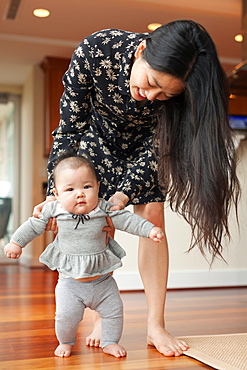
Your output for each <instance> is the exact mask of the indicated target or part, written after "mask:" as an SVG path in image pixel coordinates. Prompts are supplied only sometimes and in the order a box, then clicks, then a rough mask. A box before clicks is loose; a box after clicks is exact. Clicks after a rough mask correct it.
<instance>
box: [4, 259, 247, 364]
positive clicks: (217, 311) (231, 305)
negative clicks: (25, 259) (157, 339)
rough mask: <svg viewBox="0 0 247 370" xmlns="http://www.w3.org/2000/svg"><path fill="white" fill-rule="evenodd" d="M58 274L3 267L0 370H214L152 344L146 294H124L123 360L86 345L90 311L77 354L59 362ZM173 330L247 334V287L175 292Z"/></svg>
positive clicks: (170, 309)
mask: <svg viewBox="0 0 247 370" xmlns="http://www.w3.org/2000/svg"><path fill="white" fill-rule="evenodd" d="M56 279H57V274H56V273H55V272H51V271H48V270H43V269H32V270H29V269H26V268H23V267H18V266H6V265H2V266H0V369H1V370H5V369H11V370H13V369H15V370H16V369H23V370H29V369H32V370H36V369H59V370H60V369H63V368H65V369H66V370H70V369H82V370H103V369H104V370H106V369H107V370H136V369H140V370H146V369H148V370H152V369H156V370H157V369H179V370H182V369H187V370H190V369H191V370H194V369H211V368H210V367H209V366H206V365H204V364H202V363H200V362H197V361H196V360H193V359H191V358H189V357H187V356H185V355H183V356H181V357H179V358H167V357H164V356H162V355H161V354H159V353H158V352H157V351H156V350H155V349H154V348H153V347H151V346H147V344H146V318H147V306H146V301H145V296H144V293H143V292H123V293H122V298H123V301H124V307H125V325H124V332H123V336H122V339H121V342H120V343H121V344H122V345H123V346H124V347H125V348H126V350H127V351H128V356H127V357H126V358H122V359H116V358H115V357H112V356H109V355H105V354H103V353H102V351H101V349H96V348H88V347H87V346H85V337H86V336H87V335H88V334H89V333H90V330H91V328H92V312H91V311H90V310H86V314H85V318H84V320H83V322H82V323H81V325H80V328H79V333H78V341H77V343H76V345H75V347H74V351H73V355H72V356H71V357H69V358H66V359H65V358H57V357H54V355H53V350H54V349H55V348H56V346H57V340H56V337H55V334H54V313H55V305H54V287H55V284H56ZM166 312H167V329H168V330H169V331H170V332H171V333H173V335H175V336H187V335H204V334H205V335H210V334H226V333H240V332H247V289H246V288H229V289H205V290H174V291H169V292H168V297H167V307H166Z"/></svg>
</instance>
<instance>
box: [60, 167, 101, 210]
mask: <svg viewBox="0 0 247 370" xmlns="http://www.w3.org/2000/svg"><path fill="white" fill-rule="evenodd" d="M98 192H99V182H98V181H97V179H96V178H95V175H94V173H93V172H92V170H91V168H90V167H88V166H81V167H79V168H77V169H72V168H69V167H65V168H63V169H62V170H61V171H57V173H56V190H55V196H56V199H57V200H59V201H60V203H61V205H62V207H63V208H64V209H65V211H67V212H70V213H73V214H75V215H80V214H85V213H89V212H90V211H92V210H93V209H94V208H95V207H96V206H97V204H98Z"/></svg>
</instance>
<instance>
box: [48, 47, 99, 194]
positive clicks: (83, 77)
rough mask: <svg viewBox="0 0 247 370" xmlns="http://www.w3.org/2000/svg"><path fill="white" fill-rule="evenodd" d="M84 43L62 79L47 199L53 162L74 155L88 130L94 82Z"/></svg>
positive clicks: (50, 186) (49, 168)
mask: <svg viewBox="0 0 247 370" xmlns="http://www.w3.org/2000/svg"><path fill="white" fill-rule="evenodd" d="M84 43H86V40H84V42H82V43H81V44H80V45H79V46H78V47H77V49H76V50H75V51H74V53H73V56H72V59H71V62H70V65H69V68H68V70H67V72H66V73H65V75H64V77H63V85H64V92H63V95H62V97H61V100H60V123H59V126H58V128H57V129H56V130H55V131H54V132H53V137H54V142H53V145H52V149H51V152H50V157H49V162H48V166H47V169H48V195H53V194H52V193H51V190H52V189H53V187H54V185H53V178H52V170H53V165H54V159H55V158H56V156H57V155H58V154H59V153H61V152H63V151H65V150H66V151H73V152H76V151H77V150H78V147H79V143H80V138H81V136H82V135H83V134H84V133H85V132H86V131H87V130H88V129H89V126H90V120H91V110H92V105H91V101H90V97H91V90H92V86H93V80H92V76H91V73H90V68H89V62H88V59H87V56H86V55H85V52H84V50H85V51H86V50H87V48H85V47H84Z"/></svg>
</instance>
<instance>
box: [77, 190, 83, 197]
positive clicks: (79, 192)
mask: <svg viewBox="0 0 247 370" xmlns="http://www.w3.org/2000/svg"><path fill="white" fill-rule="evenodd" d="M83 197H85V194H84V192H83V191H82V190H80V191H78V193H77V198H83Z"/></svg>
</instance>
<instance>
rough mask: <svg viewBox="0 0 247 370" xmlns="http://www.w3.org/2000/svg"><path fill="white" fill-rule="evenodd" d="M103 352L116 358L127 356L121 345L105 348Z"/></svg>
mask: <svg viewBox="0 0 247 370" xmlns="http://www.w3.org/2000/svg"><path fill="white" fill-rule="evenodd" d="M103 352H104V353H106V354H108V355H112V356H115V357H125V356H126V355H127V352H126V351H125V349H124V348H123V347H122V346H120V345H119V344H109V345H108V346H105V347H104V348H103Z"/></svg>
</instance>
